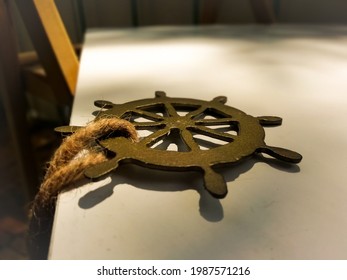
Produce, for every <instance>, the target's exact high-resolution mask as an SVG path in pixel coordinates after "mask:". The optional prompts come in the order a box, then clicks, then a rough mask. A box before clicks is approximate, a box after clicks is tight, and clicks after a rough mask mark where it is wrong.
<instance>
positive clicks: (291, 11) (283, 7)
mask: <svg viewBox="0 0 347 280" xmlns="http://www.w3.org/2000/svg"><path fill="white" fill-rule="evenodd" d="M279 8H280V11H279V15H278V17H279V22H285V23H343V24H346V23H347V1H346V0H305V1H303V0H281V1H280V7H279Z"/></svg>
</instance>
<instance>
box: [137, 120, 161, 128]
mask: <svg viewBox="0 0 347 280" xmlns="http://www.w3.org/2000/svg"><path fill="white" fill-rule="evenodd" d="M133 125H134V126H135V127H136V129H150V128H161V127H163V126H164V125H165V124H163V123H162V122H133Z"/></svg>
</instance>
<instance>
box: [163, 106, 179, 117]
mask: <svg viewBox="0 0 347 280" xmlns="http://www.w3.org/2000/svg"><path fill="white" fill-rule="evenodd" d="M164 105H165V110H166V112H167V114H168V115H169V116H170V117H178V116H179V115H178V113H177V111H176V109H175V107H174V106H172V104H171V103H169V102H166V103H164Z"/></svg>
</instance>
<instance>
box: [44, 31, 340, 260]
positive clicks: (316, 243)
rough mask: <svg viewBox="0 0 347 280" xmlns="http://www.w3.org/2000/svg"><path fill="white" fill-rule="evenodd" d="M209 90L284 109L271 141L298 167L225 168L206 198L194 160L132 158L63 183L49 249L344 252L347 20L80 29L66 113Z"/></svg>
mask: <svg viewBox="0 0 347 280" xmlns="http://www.w3.org/2000/svg"><path fill="white" fill-rule="evenodd" d="M156 90H164V91H166V93H167V94H168V95H169V96H170V97H187V98H197V99H203V100H211V99H212V98H214V97H215V96H217V95H225V96H227V97H228V103H227V105H230V106H233V107H236V108H238V109H240V110H242V111H244V112H247V113H248V114H250V115H253V116H260V115H278V116H281V117H283V120H284V121H283V125H282V126H280V127H274V128H266V129H265V132H266V137H265V141H266V143H267V144H268V145H273V146H279V147H284V148H288V149H292V150H294V151H297V152H299V153H301V154H302V155H303V161H302V162H301V163H300V164H299V165H298V166H295V165H294V166H292V167H286V166H284V165H281V164H275V163H273V162H266V161H265V162H263V161H258V160H248V161H245V162H243V163H241V164H239V165H237V166H235V167H233V168H226V169H225V171H224V173H223V174H224V176H225V178H226V180H227V184H228V189H229V194H228V195H227V197H226V198H225V199H222V200H216V199H213V198H212V197H211V196H210V195H209V194H207V193H206V192H205V191H204V190H203V189H202V177H201V175H200V174H199V173H193V172H174V173H171V172H164V171H154V170H148V169H145V168H141V167H137V166H134V165H125V166H122V167H121V168H119V169H117V171H116V172H115V173H113V175H112V177H108V178H106V179H104V180H103V181H100V182H97V183H91V182H89V181H88V180H85V181H83V182H82V183H81V185H82V186H81V187H80V188H78V189H75V190H71V191H68V192H65V193H63V194H61V195H60V197H59V200H58V205H57V211H56V216H55V220H54V228H53V234H52V240H51V247H50V253H49V258H51V259H346V258H347V214H346V213H347V169H346V167H347V149H346V144H347V121H346V117H347V27H324V26H316V27H313V26H270V27H265V26H231V27H223V26H216V27H206V28H195V27H161V28H159V27H156V28H139V29H121V30H105V29H100V30H90V31H89V32H88V33H87V36H86V40H85V44H84V47H83V53H82V58H81V67H80V73H79V81H78V87H77V95H76V98H75V102H74V108H73V113H72V119H71V124H72V125H84V124H86V123H87V122H89V121H91V120H93V118H94V117H93V116H92V115H91V113H92V112H93V111H95V110H96V107H94V105H93V101H94V100H96V99H105V100H109V101H112V102H114V103H124V102H128V101H131V100H136V99H141V98H149V97H154V92H155V91H156Z"/></svg>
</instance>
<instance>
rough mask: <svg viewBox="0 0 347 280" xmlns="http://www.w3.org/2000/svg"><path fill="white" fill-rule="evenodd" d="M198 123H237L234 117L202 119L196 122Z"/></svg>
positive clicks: (209, 124)
mask: <svg viewBox="0 0 347 280" xmlns="http://www.w3.org/2000/svg"><path fill="white" fill-rule="evenodd" d="M195 124H196V125H206V126H213V125H225V124H237V121H235V119H234V118H219V119H201V120H197V121H196V122H195Z"/></svg>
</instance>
